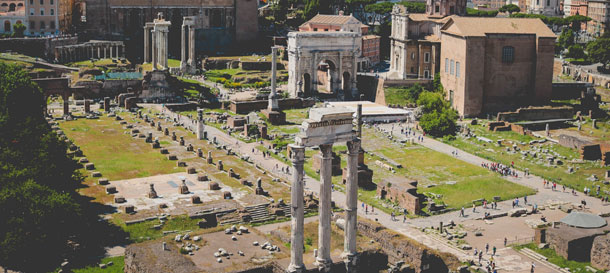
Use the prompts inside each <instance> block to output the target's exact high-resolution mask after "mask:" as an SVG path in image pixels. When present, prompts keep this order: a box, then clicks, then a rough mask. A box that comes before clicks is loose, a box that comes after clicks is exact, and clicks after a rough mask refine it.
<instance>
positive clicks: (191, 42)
mask: <svg viewBox="0 0 610 273" xmlns="http://www.w3.org/2000/svg"><path fill="white" fill-rule="evenodd" d="M196 61H197V59H196V56H195V26H194V25H190V26H189V59H188V65H189V66H191V69H192V71H195V62H196Z"/></svg>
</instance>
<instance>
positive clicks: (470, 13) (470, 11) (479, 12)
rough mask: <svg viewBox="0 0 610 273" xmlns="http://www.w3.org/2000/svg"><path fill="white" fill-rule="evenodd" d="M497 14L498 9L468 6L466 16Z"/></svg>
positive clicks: (490, 15)
mask: <svg viewBox="0 0 610 273" xmlns="http://www.w3.org/2000/svg"><path fill="white" fill-rule="evenodd" d="M496 15H498V11H497V10H490V11H484V10H478V9H471V8H466V16H470V17H496Z"/></svg>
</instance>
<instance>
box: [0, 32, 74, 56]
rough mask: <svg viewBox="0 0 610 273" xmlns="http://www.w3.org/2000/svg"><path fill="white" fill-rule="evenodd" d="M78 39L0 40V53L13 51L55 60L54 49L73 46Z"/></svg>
mask: <svg viewBox="0 0 610 273" xmlns="http://www.w3.org/2000/svg"><path fill="white" fill-rule="evenodd" d="M77 43H78V37H66V38H9V39H0V51H1V52H6V51H13V52H18V53H21V54H23V55H28V56H31V57H38V58H43V59H45V60H48V61H52V60H53V59H55V47H57V46H65V45H75V44H77Z"/></svg>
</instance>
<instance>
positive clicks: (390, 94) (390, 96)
mask: <svg viewBox="0 0 610 273" xmlns="http://www.w3.org/2000/svg"><path fill="white" fill-rule="evenodd" d="M406 91H407V89H406V88H399V87H387V88H385V89H384V93H385V102H386V103H387V104H398V105H407V104H411V103H415V102H414V101H412V100H411V99H410V98H409V96H408V94H407V92H406Z"/></svg>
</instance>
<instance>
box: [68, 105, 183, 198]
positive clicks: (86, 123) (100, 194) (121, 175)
mask: <svg viewBox="0 0 610 273" xmlns="http://www.w3.org/2000/svg"><path fill="white" fill-rule="evenodd" d="M124 118H125V119H126V120H130V119H131V116H128V115H124ZM59 126H60V127H61V129H62V130H63V131H64V132H65V134H66V136H68V138H70V139H71V140H72V141H73V142H74V143H75V144H76V145H78V146H80V147H81V150H82V151H83V153H84V156H85V157H87V159H89V161H90V162H93V163H94V164H95V169H96V171H99V172H101V173H102V175H103V177H106V178H108V179H110V180H121V179H130V178H137V177H146V176H151V175H158V174H167V173H174V172H180V171H183V168H178V167H176V164H175V162H172V161H170V160H167V159H166V158H165V156H163V155H162V154H160V153H159V152H158V151H157V150H153V149H151V148H150V146H149V144H147V143H145V142H144V141H143V140H141V141H134V140H132V138H131V136H130V135H129V134H124V133H123V132H124V131H125V130H124V129H123V128H122V126H121V125H120V124H119V122H118V121H115V120H114V119H113V118H108V117H105V116H103V117H100V119H78V120H74V121H65V122H60V124H59ZM96 181H97V179H96V178H95V179H94V178H92V177H87V178H86V180H85V183H86V184H87V185H89V186H90V187H88V188H83V189H82V193H83V194H85V195H88V196H91V197H94V198H96V199H102V198H103V199H108V198H111V197H108V195H106V194H105V193H104V189H103V187H100V186H95V184H96V183H95V182H96ZM105 201H107V200H105Z"/></svg>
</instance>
